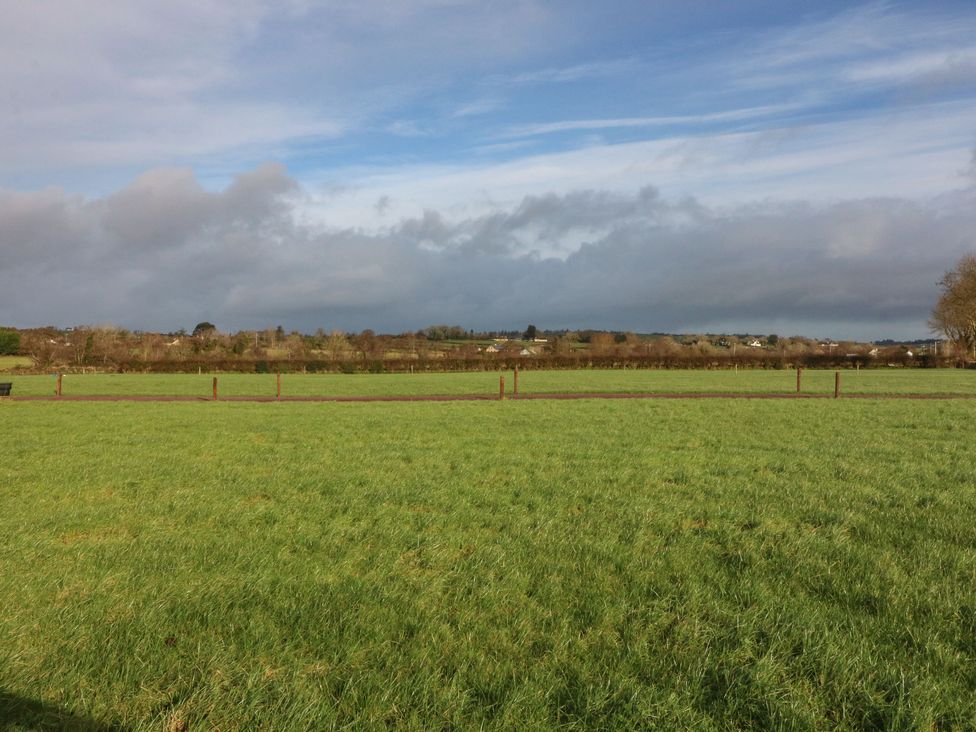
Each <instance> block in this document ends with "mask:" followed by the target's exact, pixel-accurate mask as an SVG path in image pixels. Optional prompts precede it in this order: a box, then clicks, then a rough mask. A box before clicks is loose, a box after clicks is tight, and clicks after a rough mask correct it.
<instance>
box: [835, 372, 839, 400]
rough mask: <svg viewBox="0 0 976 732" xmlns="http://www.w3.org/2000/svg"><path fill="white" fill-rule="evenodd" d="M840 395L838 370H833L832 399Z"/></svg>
mask: <svg viewBox="0 0 976 732" xmlns="http://www.w3.org/2000/svg"><path fill="white" fill-rule="evenodd" d="M839 396H840V371H835V372H834V399H836V398H837V397H839Z"/></svg>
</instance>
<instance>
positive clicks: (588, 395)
mask: <svg viewBox="0 0 976 732" xmlns="http://www.w3.org/2000/svg"><path fill="white" fill-rule="evenodd" d="M3 399H5V400H8V401H15V402H213V401H221V402H257V403H273V402H471V401H480V402H486V401H494V402H497V401H502V400H500V399H499V397H498V396H497V395H494V394H387V395H371V396H369V395H363V396H318V395H307V396H282V397H280V398H278V397H275V396H261V395H251V396H248V395H231V396H221V397H220V398H219V399H213V398H211V397H206V396H187V395H166V394H145V395H138V394H73V395H62V396H57V395H34V394H32V395H26V396H9V397H3ZM574 399H916V400H932V399H976V394H909V393H906V394H893V393H888V394H882V393H879V394H870V393H855V394H841V395H840V396H837V397H835V396H834V395H833V394H831V393H820V394H807V393H800V394H797V393H795V392H567V393H544V392H540V393H530V394H524V393H523V394H519V395H518V396H517V397H515V396H509V397H506V398H505V399H504V401H537V400H574Z"/></svg>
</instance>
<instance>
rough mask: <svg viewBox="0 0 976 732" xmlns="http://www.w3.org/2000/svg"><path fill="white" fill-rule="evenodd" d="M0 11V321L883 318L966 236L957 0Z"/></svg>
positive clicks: (856, 323)
mask: <svg viewBox="0 0 976 732" xmlns="http://www.w3.org/2000/svg"><path fill="white" fill-rule="evenodd" d="M4 15H5V18H6V19H7V22H5V23H4V25H3V27H0V100H3V105H2V107H0V248H3V249H5V250H9V253H11V254H14V253H16V254H18V255H20V256H19V258H18V261H20V262H21V263H20V264H17V265H16V267H15V266H14V265H11V264H4V265H0V267H3V269H0V288H2V289H0V321H2V320H5V321H10V322H14V323H15V324H18V325H37V324H43V323H46V322H58V323H60V324H65V325H67V324H74V323H75V322H76V320H78V322H102V321H111V322H116V323H119V324H122V325H128V326H130V327H146V328H148V327H158V328H166V327H172V328H176V327H180V326H186V325H187V323H189V325H190V326H192V324H193V322H196V321H198V320H201V319H205V318H206V319H210V320H213V321H214V322H217V323H218V325H220V326H222V327H226V328H237V327H263V326H264V325H266V324H268V323H275V324H276V323H278V322H283V323H284V324H285V325H286V326H291V327H299V328H314V327H320V326H321V327H326V328H330V327H339V328H360V327H373V328H375V329H391V330H395V329H406V328H416V327H421V326H423V325H426V324H428V323H429V322H432V319H433V320H436V321H438V322H440V321H447V322H452V323H453V322H458V323H462V324H464V325H466V326H469V327H478V328H480V327H485V328H507V327H520V326H522V325H524V323H523V321H526V322H528V320H533V321H534V322H538V324H539V325H540V326H542V327H607V328H632V329H639V330H703V329H721V330H735V331H744V330H754V331H757V332H772V331H779V332H784V333H790V332H809V333H811V334H814V335H815V334H818V333H820V334H830V335H835V336H837V337H846V336H852V337H861V338H871V337H878V338H880V337H886V336H904V337H908V336H912V337H917V336H923V335H925V334H927V328H926V326H925V319H926V316H927V311H928V308H929V307H930V305H931V302H932V301H933V300H934V297H935V289H934V282H935V281H936V280H937V279H938V276H939V274H940V273H941V272H942V271H944V270H945V269H946V268H948V267H950V266H951V265H952V264H953V263H954V261H955V260H956V259H957V258H958V257H959V256H960V255H961V254H962V253H964V252H966V251H970V250H972V249H973V248H976V241H974V240H973V235H972V234H971V233H969V232H971V231H973V227H972V226H971V224H972V218H971V217H972V214H971V209H972V206H971V204H972V202H973V200H972V199H973V187H974V182H976V163H974V152H973V151H974V149H976V40H974V39H976V8H974V6H973V4H972V3H971V2H968V3H964V2H958V3H954V2H940V3H924V4H922V3H866V4H861V3H831V2H816V3H813V2H810V3H782V2H736V3H714V2H710V3H706V2H700V3H695V2H682V3H677V2H647V1H645V2H626V1H620V2H608V3H591V2H533V1H530V0H525V1H518V0H507V1H506V0H499V1H498V2H465V1H463V0H429V1H420V2H410V3H406V2H404V3H399V2H344V1H342V2H340V1H336V2H322V3H315V2H303V1H301V0H293V1H289V2H276V3H270V2H261V1H259V0H245V1H243V2H239V3H223V2H207V1H203V2H200V1H197V2H189V0H185V1H184V0H174V1H173V2H170V3H165V4H162V3H139V2H133V3H127V4H126V5H125V6H121V7H119V6H109V5H95V6H92V5H91V4H90V3H85V2H63V3H58V4H57V5H55V4H53V3H45V2H39V3H15V4H11V5H10V7H8V8H6V9H5V11H4ZM244 189H247V196H243V193H242V191H244ZM649 190H651V191H653V196H649V194H648V193H647V191H649ZM238 199H241V200H238ZM244 199H246V200H244ZM234 205H241V206H244V207H245V209H247V210H246V214H247V215H246V216H244V215H243V214H242V211H241V210H238V209H235V208H234ZM642 206H643V208H642ZM628 207H630V208H628ZM635 207H636V208H635ZM622 211H627V212H628V213H621V212H622ZM530 214H531V215H532V216H535V217H536V218H531V217H530ZM242 216H243V218H242ZM248 216H250V217H251V218H248ZM906 216H907V217H908V218H909V219H911V221H912V222H915V223H914V224H913V223H910V222H906V221H905V220H904V219H905V217H906ZM126 217H130V218H131V219H132V220H131V221H128V220H127V219H126ZM245 219H247V221H246V226H245V225H244V224H243V223H242V222H243V221H244V220H245ZM923 220H924V221H925V224H924V226H923V225H921V224H919V223H918V222H920V221H923ZM789 221H793V222H796V224H797V227H798V228H797V230H794V231H790V230H789V229H790V227H789V226H787V225H786V223H787V222H789ZM914 225H919V226H920V228H919V231H921V232H928V233H925V234H924V235H923V236H924V238H925V239H927V241H925V242H924V243H923V242H918V241H916V242H909V241H904V240H903V237H904V236H905V231H906V227H907V228H908V229H910V228H911V227H912V226H914ZM723 226H725V227H726V233H728V236H726V237H724V238H723V236H722V227H723ZM734 231H738V232H739V233H738V234H735V235H733V234H732V233H731V232H734ZM817 231H819V232H821V233H820V234H818V235H814V234H812V233H811V232H817ZM161 232H163V233H165V236H164V237H162V238H161V236H162V234H161ZM936 234H937V235H938V237H940V238H938V239H937V240H933V239H932V237H934V236H936ZM735 236H739V237H741V238H742V242H739V243H736V240H735ZM817 236H819V238H817ZM811 237H813V238H811ZM746 240H748V241H751V242H752V244H751V245H747V244H745V243H744V242H745V241H746ZM257 251H263V252H265V253H266V257H265V258H264V259H262V258H260V257H256V256H254V254H255V252H257ZM593 252H600V253H601V254H602V256H603V257H605V258H607V259H599V260H598V261H599V266H595V265H594V263H593V261H592V260H589V259H588V258H589V257H590V256H592V255H593ZM733 255H734V256H733ZM612 257H617V259H616V260H614V259H612ZM211 258H213V261H211ZM893 259H896V260H897V261H899V262H902V264H903V266H902V267H901V268H898V267H895V268H892V266H891V265H892V260H893ZM265 260H266V261H265ZM201 261H202V262H205V263H206V266H205V267H204V268H203V269H204V270H206V271H207V272H208V273H209V279H198V278H197V275H196V274H193V275H192V276H187V275H186V272H187V268H188V267H192V263H194V262H201ZM587 261H589V264H588V266H589V267H590V271H591V272H595V271H596V270H601V269H606V271H603V272H602V273H601V274H600V275H599V277H593V278H590V279H587V278H586V277H585V267H583V263H584V262H587ZM393 262H396V263H397V265H396V266H395V267H394V266H393V265H392V263H393ZM96 266H97V268H96ZM635 268H643V270H642V271H641V272H640V274H642V275H643V278H642V279H641V278H636V279H635V278H634V277H633V275H634V273H635ZM106 269H107V271H106ZM196 269H199V268H196ZM755 272H762V273H764V276H763V277H760V278H754V276H753V273H755ZM438 277H440V278H443V279H438ZM600 278H603V279H604V280H605V281H604V283H603V284H602V286H598V285H597V284H596V282H597V281H598V280H599V279H600ZM780 278H782V279H783V280H784V281H788V282H790V283H791V285H790V286H789V288H788V289H787V290H786V291H783V292H779V291H778V290H777V289H776V288H775V287H772V286H771V284H770V283H771V282H775V281H778V280H779V279H780ZM699 279H706V280H709V281H710V282H711V283H712V284H711V285H710V287H711V288H712V289H711V290H710V291H709V293H702V292H700V290H699V286H698V285H697V284H696V282H697V281H699ZM754 279H757V281H754ZM41 282H47V283H49V284H50V285H52V286H54V287H55V289H56V290H57V292H58V293H61V296H59V297H53V298H52V297H46V298H43V299H42V298H39V297H38V296H37V294H36V293H37V292H38V284H39V283H41ZM620 282H628V283H629V284H628V287H629V288H630V289H628V287H621V286H618V284H617V283H620ZM174 283H180V284H179V286H177V285H176V284H174ZM804 283H807V284H804ZM839 283H840V284H839ZM675 284H678V285H679V286H678V287H676V288H675V287H674V285H675ZM841 285H842V286H841ZM805 287H807V288H809V291H805V290H804V288H805ZM146 291H158V292H159V297H160V298H162V299H161V300H157V301H156V302H155V303H154V307H152V308H149V307H147V306H146V305H145V303H142V302H141V299H140V297H139V295H140V293H144V292H146ZM167 291H172V292H173V295H172V296H171V297H167V296H166V295H165V293H166V292H167ZM893 292H898V293H901V294H900V295H897V296H895V295H893V294H892V293H893ZM4 293H6V295H5V294H4ZM825 293H827V295H829V297H828V296H827V295H825ZM803 303H806V305H805V306H804V305H803ZM184 321H185V322H184ZM190 321H192V322H190Z"/></svg>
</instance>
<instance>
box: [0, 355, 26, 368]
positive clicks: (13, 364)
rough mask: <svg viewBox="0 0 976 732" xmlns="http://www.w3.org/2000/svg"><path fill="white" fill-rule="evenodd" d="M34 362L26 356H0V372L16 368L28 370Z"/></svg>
mask: <svg viewBox="0 0 976 732" xmlns="http://www.w3.org/2000/svg"><path fill="white" fill-rule="evenodd" d="M33 365H34V362H33V361H32V360H31V359H29V358H27V357H26V356H0V371H9V370H11V369H17V368H29V367H31V366H33Z"/></svg>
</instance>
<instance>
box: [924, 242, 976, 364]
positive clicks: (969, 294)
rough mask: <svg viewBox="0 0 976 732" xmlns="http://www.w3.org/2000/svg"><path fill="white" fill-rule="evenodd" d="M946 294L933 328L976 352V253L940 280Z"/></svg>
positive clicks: (934, 314) (935, 312) (937, 307)
mask: <svg viewBox="0 0 976 732" xmlns="http://www.w3.org/2000/svg"><path fill="white" fill-rule="evenodd" d="M939 287H940V288H941V289H942V294H941V295H940V296H939V301H938V302H937V303H936V305H935V309H934V310H933V311H932V317H931V318H930V319H929V327H931V328H932V330H934V331H937V332H941V333H944V334H945V336H946V338H948V339H949V340H950V341H952V342H953V343H955V344H956V345H957V346H959V347H960V348H961V349H963V350H965V351H967V352H968V351H969V350H970V349H972V350H973V352H974V353H976V255H974V254H967V255H966V256H964V257H963V258H962V259H960V260H959V263H958V264H957V265H956V268H955V269H953V270H950V271H949V272H946V274H945V277H943V278H942V279H941V280H940V281H939Z"/></svg>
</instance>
